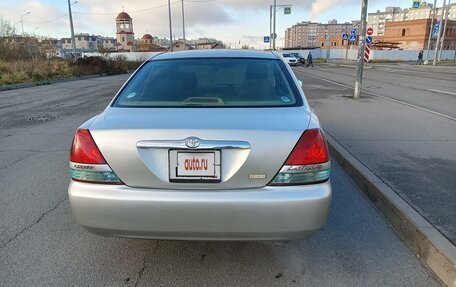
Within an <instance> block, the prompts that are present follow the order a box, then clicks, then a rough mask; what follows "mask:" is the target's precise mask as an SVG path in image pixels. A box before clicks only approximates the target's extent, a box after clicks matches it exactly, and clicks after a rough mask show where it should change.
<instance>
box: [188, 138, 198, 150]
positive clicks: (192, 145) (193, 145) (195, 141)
mask: <svg viewBox="0 0 456 287" xmlns="http://www.w3.org/2000/svg"><path fill="white" fill-rule="evenodd" d="M185 145H186V146H187V147H188V148H197V147H199V145H200V139H199V138H197V137H190V138H187V139H186V140H185Z"/></svg>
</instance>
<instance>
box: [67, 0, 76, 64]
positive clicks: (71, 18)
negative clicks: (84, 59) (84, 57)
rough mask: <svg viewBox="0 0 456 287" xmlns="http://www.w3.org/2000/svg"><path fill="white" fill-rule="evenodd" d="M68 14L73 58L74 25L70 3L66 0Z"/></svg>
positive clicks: (74, 47) (74, 56) (74, 53)
mask: <svg viewBox="0 0 456 287" xmlns="http://www.w3.org/2000/svg"><path fill="white" fill-rule="evenodd" d="M68 15H69V16H70V30H71V43H72V46H73V58H74V59H76V58H77V55H76V40H75V38H74V27H73V14H72V13H71V3H70V0H68Z"/></svg>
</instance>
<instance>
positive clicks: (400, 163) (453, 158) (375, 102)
mask: <svg viewBox="0 0 456 287" xmlns="http://www.w3.org/2000/svg"><path fill="white" fill-rule="evenodd" d="M430 69H432V71H433V72H432V74H429V77H427V78H425V77H424V76H423V74H424V73H427V72H426V71H430ZM295 72H296V75H297V76H298V77H299V78H300V79H301V80H302V81H303V83H304V85H303V87H304V90H305V92H306V96H307V98H308V99H309V102H310V104H311V106H312V107H313V108H314V109H315V110H316V111H317V113H318V114H319V117H320V120H321V121H322V123H323V127H324V128H325V130H326V131H327V132H328V133H329V134H330V135H331V136H332V137H334V138H335V139H336V140H337V141H338V142H339V143H340V144H341V145H343V146H344V147H345V148H346V149H347V150H348V151H349V152H350V153H351V154H352V155H353V156H355V157H356V158H357V159H358V160H359V161H361V162H362V163H363V164H364V165H365V166H366V167H367V168H368V169H369V170H371V171H372V172H373V173H374V174H376V175H377V176H378V177H380V178H381V179H382V180H383V181H384V182H385V183H387V184H388V185H389V186H390V187H391V188H392V189H393V190H395V191H396V192H397V193H398V194H399V195H400V196H401V197H402V198H403V199H404V200H406V201H407V202H408V203H409V204H410V205H411V206H413V208H415V209H416V210H417V211H418V212H419V213H420V214H421V215H422V216H424V217H425V218H426V219H427V220H428V221H429V222H430V223H431V224H432V225H434V226H435V227H436V228H437V229H438V230H439V231H440V232H441V233H442V234H443V235H444V236H445V237H447V238H448V239H449V240H450V241H452V242H453V244H456V193H455V186H456V177H455V176H454V175H455V172H456V93H455V92H456V84H455V82H454V79H455V78H456V67H453V68H452V69H448V67H443V68H442V69H440V68H439V67H437V68H436V67H433V68H429V67H426V66H410V65H408V66H407V65H384V64H383V65H373V64H369V65H368V69H366V70H365V71H364V75H365V78H364V82H363V86H364V92H363V94H362V97H361V99H359V100H354V99H353V98H352V96H353V89H352V88H351V87H352V86H353V83H354V72H355V70H354V69H353V68H352V67H347V66H340V65H332V64H328V65H321V66H316V67H315V68H314V69H307V68H303V67H299V68H296V69H295ZM430 89H432V90H439V91H441V92H435V91H432V90H430ZM444 92H445V93H444ZM452 93H455V94H454V95H453V94H452Z"/></svg>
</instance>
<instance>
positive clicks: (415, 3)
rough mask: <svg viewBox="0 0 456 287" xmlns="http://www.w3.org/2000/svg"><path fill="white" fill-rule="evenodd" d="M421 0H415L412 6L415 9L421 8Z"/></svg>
mask: <svg viewBox="0 0 456 287" xmlns="http://www.w3.org/2000/svg"><path fill="white" fill-rule="evenodd" d="M420 5H421V1H413V4H412V8H413V9H418V8H420Z"/></svg>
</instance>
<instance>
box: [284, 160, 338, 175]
mask: <svg viewBox="0 0 456 287" xmlns="http://www.w3.org/2000/svg"><path fill="white" fill-rule="evenodd" d="M330 168H331V162H330V161H328V162H325V163H319V164H309V165H284V166H283V167H282V169H281V170H280V173H305V172H318V171H323V170H328V169H330Z"/></svg>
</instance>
